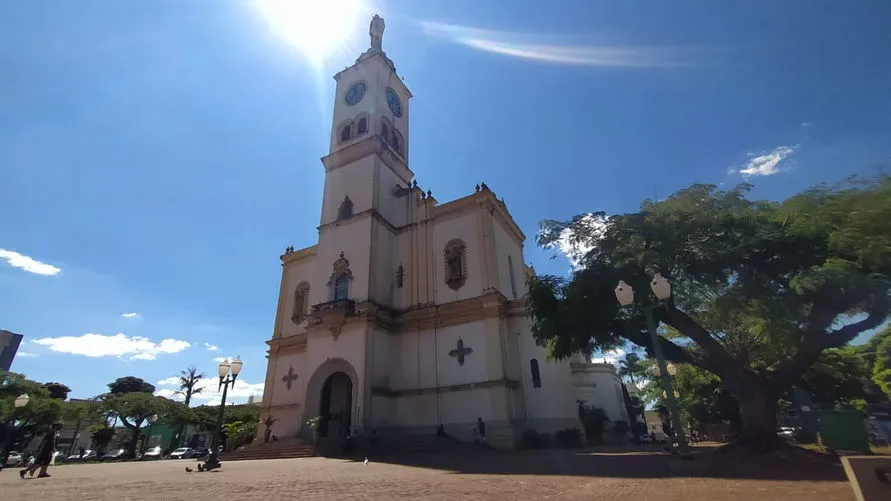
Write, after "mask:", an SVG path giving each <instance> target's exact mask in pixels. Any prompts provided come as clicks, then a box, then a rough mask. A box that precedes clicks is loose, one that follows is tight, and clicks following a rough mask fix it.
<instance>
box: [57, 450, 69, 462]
mask: <svg viewBox="0 0 891 501" xmlns="http://www.w3.org/2000/svg"><path fill="white" fill-rule="evenodd" d="M53 459H54V460H56V461H57V462H58V461H62V462H64V461H65V460H66V459H68V456H66V455H65V454H64V453H62V452H60V451H56V452H54V453H53Z"/></svg>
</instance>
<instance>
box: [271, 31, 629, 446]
mask: <svg viewBox="0 0 891 501" xmlns="http://www.w3.org/2000/svg"><path fill="white" fill-rule="evenodd" d="M383 32H384V21H383V19H382V18H380V17H379V16H374V18H373V19H372V21H371V26H370V29H369V35H370V37H371V45H370V48H369V49H368V50H366V51H365V52H364V53H363V54H361V55H360V56H359V58H358V59H357V60H356V62H355V64H353V65H352V66H350V67H348V68H346V69H344V70H343V71H341V72H339V73H337V74H336V75H335V76H334V80H335V81H336V92H335V102H334V113H333V115H334V116H333V120H332V126H331V140H330V146H329V151H328V154H327V155H326V156H324V157H323V158H322V165H323V167H324V169H325V183H324V195H323V201H322V208H321V219H320V222H319V227H318V243H317V244H316V245H313V246H311V247H307V248H304V249H296V250H295V249H294V248H293V247H289V248H288V249H286V251H285V253H284V255H282V256H281V261H282V279H281V288H280V291H279V297H278V307H277V310H276V316H275V325H274V329H273V334H272V338H271V339H270V340H269V341H267V344H268V345H269V351H268V365H267V370H266V379H265V391H264V395H263V401H262V404H261V413H262V414H261V420H266V419H267V418H272V419H271V421H274V422H273V424H272V427H271V433H272V434H273V435H276V436H278V437H294V436H298V435H302V434H305V433H306V432H307V422H308V421H310V420H313V418H317V423H318V434H319V436H321V437H345V436H347V435H348V434H353V435H356V434H370V433H374V434H377V435H379V436H381V437H388V436H389V437H396V436H404V437H405V436H411V435H430V434H435V433H436V432H437V430H440V429H441V430H442V431H444V432H445V433H447V434H448V435H450V436H452V437H455V438H457V439H459V440H467V441H470V440H473V438H474V437H475V434H476V433H477V431H476V429H477V419H478V418H481V419H482V420H483V421H484V422H485V424H486V436H487V440H488V442H489V443H490V444H491V445H492V446H494V447H499V448H512V447H515V446H516V444H517V442H518V441H519V439H520V437H521V435H522V434H523V432H524V430H526V429H535V430H536V431H538V432H539V433H545V432H550V433H553V432H555V431H558V430H562V429H566V428H578V429H579V430H581V429H582V425H581V423H580V421H579V418H578V401H579V400H584V401H585V402H586V403H587V404H588V405H595V406H597V407H601V408H603V409H604V410H606V412H607V414H608V416H609V417H610V419H612V420H619V419H623V420H626V421H627V419H628V418H627V414H626V412H625V408H624V403H623V402H624V400H623V396H622V390H621V384H620V381H619V378H618V377H617V376H616V372H615V369H614V367H613V366H611V365H609V364H605V363H604V364H596V363H591V362H590V360H589V359H587V358H585V357H582V356H581V355H579V356H576V357H574V358H573V359H572V360H571V361H567V362H552V361H548V360H547V358H546V354H545V351H544V349H543V348H541V347H539V346H537V345H536V343H535V340H534V339H533V337H532V334H531V331H530V322H531V319H530V318H529V317H528V316H527V312H526V309H525V303H524V294H525V283H526V278H527V277H529V276H530V274H531V273H533V271H532V269H531V268H530V267H529V266H527V265H525V264H524V260H523V243H524V241H525V239H526V237H525V235H524V234H523V231H522V230H521V229H520V227H519V226H518V225H517V224H516V222H514V220H513V218H512V217H511V215H510V212H509V211H508V208H507V206H506V205H505V203H504V202H503V201H502V200H499V199H498V198H496V196H495V193H493V192H492V190H491V189H490V188H489V187H488V186H486V185H485V184H479V185H477V186H475V187H474V186H469V187H468V192H469V194H468V195H467V196H465V197H463V198H459V199H457V200H452V201H450V202H444V203H441V202H439V201H438V200H436V199H435V198H434V197H433V195H432V193H431V192H430V191H426V192H425V191H424V190H423V189H422V188H421V187H419V186H418V184H417V181H415V180H414V177H415V174H414V172H413V171H412V170H411V167H410V165H411V162H410V158H411V155H410V149H411V135H410V121H409V117H410V116H411V113H410V112H411V109H410V108H411V105H410V101H411V98H412V94H411V92H410V91H409V90H408V88H407V87H406V86H405V83H404V82H403V81H402V79H401V78H400V77H399V76H398V75H397V73H396V68H395V66H394V64H393V61H391V60H390V59H389V58H388V57H387V55H386V53H385V52H384V51H383V49H382V38H383ZM440 427H441V428H440ZM264 432H265V428H264V427H263V426H261V427H260V430H258V434H263V433H264ZM304 436H305V435H304ZM258 438H261V439H262V437H258Z"/></svg>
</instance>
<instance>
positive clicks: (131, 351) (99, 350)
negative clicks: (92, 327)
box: [34, 332, 191, 360]
mask: <svg viewBox="0 0 891 501" xmlns="http://www.w3.org/2000/svg"><path fill="white" fill-rule="evenodd" d="M34 343H36V344H39V345H43V346H48V347H49V349H50V350H52V351H56V352H60V353H70V354H72V355H85V356H88V357H124V356H129V357H130V359H131V360H154V359H155V358H157V356H158V355H162V354H171V353H179V352H181V351H183V350H185V349H186V348H188V347H189V346H191V344H189V342H188V341H182V340H179V339H173V338H167V339H162V340H161V342H159V343H155V342H154V341H152V340H150V339H148V338H145V337H140V336H127V335H126V334H124V333H121V332H119V333H117V334H115V335H113V336H107V335H104V334H94V333H87V334H84V335H81V336H62V337H47V338H41V339H35V340H34Z"/></svg>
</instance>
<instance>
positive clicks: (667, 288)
mask: <svg viewBox="0 0 891 501" xmlns="http://www.w3.org/2000/svg"><path fill="white" fill-rule="evenodd" d="M650 290H652V291H653V295H654V296H656V299H657V302H656V303H654V304H648V305H644V306H643V308H642V309H643V312H644V316H645V317H646V320H647V328H648V330H649V331H650V342H651V343H652V345H653V353H654V354H655V355H656V366H655V367H653V375H654V376H656V377H657V378H658V379H659V380H660V381H661V382H662V390H663V391H662V395H663V398H665V400H667V401H668V410H669V413H670V414H671V421H672V428H674V434H675V437H676V438H677V441H678V449H680V451H679V452H680V454H681V457H682V458H684V459H691V458H692V457H693V456H692V455H691V454H690V447H689V445H688V444H687V437H686V436H685V435H684V428H683V426H682V425H681V419H680V418H681V413H680V410H679V409H678V402H677V398H678V396H679V395H678V393H677V392H676V391H674V390H672V388H671V377H672V376H674V375H675V374H677V367H675V366H674V364H666V363H665V354H664V353H663V352H662V345H661V344H660V341H659V333H658V329H657V327H658V326H657V324H656V319H655V317H654V316H653V310H654V309H655V308H661V307H664V303H665V301H668V299H669V298H670V297H671V284H670V283H669V282H668V279H666V278H665V277H663V276H662V274H661V273H656V274H654V275H653V280H651V281H650ZM616 299H617V300H618V301H619V305H621V306H631V304H632V303H634V289H633V288H632V287H631V286H630V285H628V284H626V283H625V282H624V281H621V280H620V281H619V284H618V285H617V286H616ZM669 442H671V440H669Z"/></svg>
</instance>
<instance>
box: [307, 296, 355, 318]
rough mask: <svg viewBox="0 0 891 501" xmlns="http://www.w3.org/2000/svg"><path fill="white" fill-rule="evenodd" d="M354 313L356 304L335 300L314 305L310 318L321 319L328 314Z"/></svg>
mask: <svg viewBox="0 0 891 501" xmlns="http://www.w3.org/2000/svg"><path fill="white" fill-rule="evenodd" d="M355 311H356V302H355V301H353V300H352V299H335V300H334V301H328V302H327V303H319V304H314V305H313V306H312V316H314V317H316V318H320V317H323V316H325V315H327V314H328V313H344V314H345V315H352V314H353V313H355Z"/></svg>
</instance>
